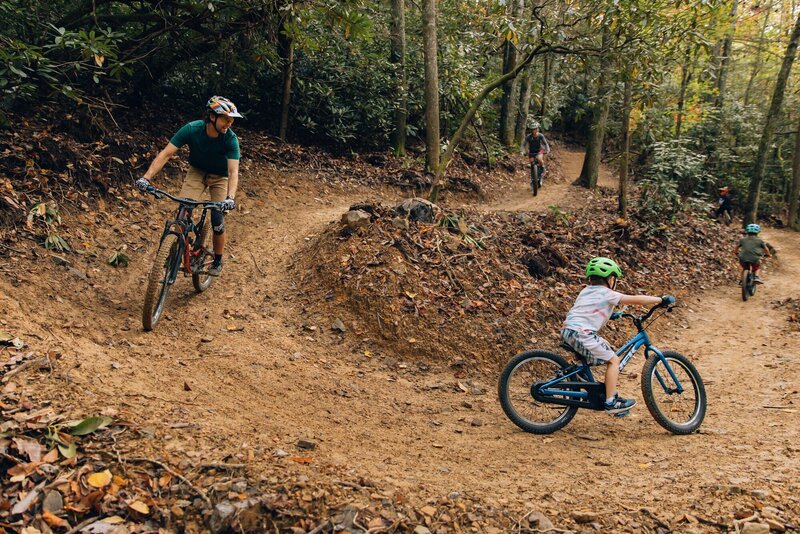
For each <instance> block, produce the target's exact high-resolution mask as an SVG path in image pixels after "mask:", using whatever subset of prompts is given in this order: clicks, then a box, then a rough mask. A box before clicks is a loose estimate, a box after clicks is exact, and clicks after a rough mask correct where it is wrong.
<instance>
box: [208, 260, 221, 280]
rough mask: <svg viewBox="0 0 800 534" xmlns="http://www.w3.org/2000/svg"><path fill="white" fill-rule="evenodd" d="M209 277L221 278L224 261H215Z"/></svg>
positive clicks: (209, 271)
mask: <svg viewBox="0 0 800 534" xmlns="http://www.w3.org/2000/svg"><path fill="white" fill-rule="evenodd" d="M208 274H209V276H219V275H220V274H222V260H219V261H217V260H214V262H213V263H212V264H211V267H209V268H208Z"/></svg>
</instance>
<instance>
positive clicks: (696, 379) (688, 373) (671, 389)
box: [642, 351, 707, 434]
mask: <svg viewBox="0 0 800 534" xmlns="http://www.w3.org/2000/svg"><path fill="white" fill-rule="evenodd" d="M663 355H664V359H665V360H666V361H667V364H668V365H669V367H670V369H672V372H673V373H674V374H675V377H676V378H677V379H678V382H680V385H681V387H682V388H683V391H682V392H680V393H679V392H678V391H677V384H676V383H675V380H674V379H673V378H672V375H671V374H670V373H669V371H668V370H667V367H666V366H665V365H664V362H663V361H662V360H661V358H659V357H658V355H657V354H651V355H650V357H649V358H648V359H647V361H646V362H645V364H644V367H643V368H642V396H643V397H644V402H645V404H646V405H647V409H648V410H649V411H650V415H652V416H653V419H655V420H656V422H657V423H658V424H659V425H661V426H663V427H664V428H666V429H667V430H669V431H670V432H672V433H673V434H691V433H692V432H694V431H695V430H697V429H698V428H699V427H700V425H701V424H702V423H703V419H704V418H705V416H706V405H707V400H706V389H705V386H704V385H703V379H702V378H700V373H698V372H697V369H696V368H695V366H694V365H693V364H692V362H691V361H689V359H688V358H687V357H686V356H684V355H682V354H679V353H677V352H674V351H664V352H663Z"/></svg>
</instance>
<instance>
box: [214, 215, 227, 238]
mask: <svg viewBox="0 0 800 534" xmlns="http://www.w3.org/2000/svg"><path fill="white" fill-rule="evenodd" d="M211 229H212V230H213V231H214V235H222V234H224V233H225V214H224V213H222V212H221V211H212V212H211Z"/></svg>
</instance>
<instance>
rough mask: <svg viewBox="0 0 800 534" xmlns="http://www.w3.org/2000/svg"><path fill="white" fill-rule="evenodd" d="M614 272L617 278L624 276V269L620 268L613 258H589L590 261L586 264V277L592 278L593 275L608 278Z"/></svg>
mask: <svg viewBox="0 0 800 534" xmlns="http://www.w3.org/2000/svg"><path fill="white" fill-rule="evenodd" d="M612 274H613V275H615V276H616V277H617V278H622V269H620V268H619V265H617V262H615V261H614V260H612V259H609V258H603V257H598V258H592V259H591V260H589V263H587V264H586V278H591V277H592V276H599V277H601V278H608V277H609V276H611V275H612Z"/></svg>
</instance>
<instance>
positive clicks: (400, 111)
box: [389, 0, 408, 156]
mask: <svg viewBox="0 0 800 534" xmlns="http://www.w3.org/2000/svg"><path fill="white" fill-rule="evenodd" d="M404 2H405V0H392V37H391V41H392V43H391V46H392V50H391V55H390V57H389V61H391V62H392V63H393V64H394V65H395V69H396V70H395V75H396V76H397V86H396V87H395V90H396V91H397V109H395V112H394V131H393V132H392V148H393V149H394V153H395V154H397V155H398V156H405V155H406V120H407V118H408V108H407V106H408V93H407V90H406V14H405V3H404Z"/></svg>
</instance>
